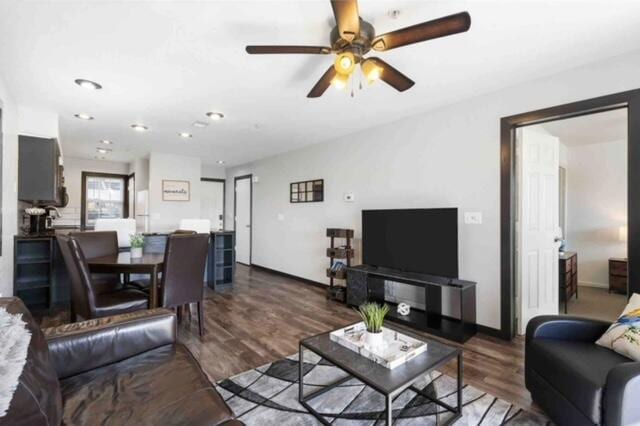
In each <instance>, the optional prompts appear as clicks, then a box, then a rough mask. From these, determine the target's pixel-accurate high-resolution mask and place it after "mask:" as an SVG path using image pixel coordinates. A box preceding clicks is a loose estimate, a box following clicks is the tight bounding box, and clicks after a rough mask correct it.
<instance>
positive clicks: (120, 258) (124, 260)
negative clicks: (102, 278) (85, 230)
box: [87, 252, 164, 309]
mask: <svg viewBox="0 0 640 426" xmlns="http://www.w3.org/2000/svg"><path fill="white" fill-rule="evenodd" d="M87 264H88V265H89V270H90V271H91V272H93V273H117V274H125V275H129V274H145V275H147V274H148V275H149V309H153V308H156V307H157V306H158V273H160V271H161V270H162V266H163V264H164V254H159V253H144V254H143V255H142V256H141V257H131V253H129V252H121V253H118V254H111V255H107V256H100V257H93V258H90V259H87Z"/></svg>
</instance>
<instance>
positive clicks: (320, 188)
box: [289, 179, 324, 203]
mask: <svg viewBox="0 0 640 426" xmlns="http://www.w3.org/2000/svg"><path fill="white" fill-rule="evenodd" d="M320 201H324V179H314V180H307V181H304V182H293V183H292V184H291V185H290V190H289V202H291V203H317V202H320Z"/></svg>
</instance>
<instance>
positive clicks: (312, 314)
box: [42, 265, 539, 411]
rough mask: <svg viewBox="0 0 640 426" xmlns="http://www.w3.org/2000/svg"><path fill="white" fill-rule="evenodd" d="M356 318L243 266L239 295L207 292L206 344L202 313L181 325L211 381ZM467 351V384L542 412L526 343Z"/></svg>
mask: <svg viewBox="0 0 640 426" xmlns="http://www.w3.org/2000/svg"><path fill="white" fill-rule="evenodd" d="M61 318H64V316H62V317H61V316H56V317H53V318H44V319H43V320H42V325H43V326H45V327H46V326H50V325H57V324H59V323H60V321H62V320H63V319H61ZM357 320H358V315H357V314H356V313H355V312H354V311H353V310H352V309H350V308H348V307H346V306H345V305H342V304H340V303H337V302H332V301H327V300H326V299H325V293H324V289H321V288H318V287H315V286H313V285H310V284H307V283H304V282H302V281H298V280H295V279H291V278H286V277H282V276H280V275H276V274H273V273H270V272H266V271H263V270H259V269H253V268H249V267H246V266H243V265H238V268H237V272H236V284H235V288H234V289H233V290H229V291H226V292H224V293H214V292H213V291H210V290H209V289H207V290H206V301H205V324H206V325H205V327H206V334H205V337H204V339H203V340H202V341H201V340H200V338H199V336H198V322H197V320H196V316H195V312H194V315H193V319H192V320H188V319H185V320H184V321H183V322H182V324H181V326H180V328H179V337H180V340H181V341H183V342H184V343H185V344H186V345H187V346H188V347H189V349H191V351H192V352H193V354H194V355H195V357H196V358H198V360H199V361H200V363H201V364H202V367H203V369H204V370H205V372H206V373H207V374H208V375H209V377H210V379H211V380H212V381H219V380H221V379H224V378H227V377H229V376H232V375H236V374H238V373H241V372H243V371H246V370H248V369H251V368H255V367H258V366H260V365H263V364H266V363H269V362H272V361H275V360H277V359H279V358H283V357H286V356H289V355H291V354H293V353H296V352H297V351H298V341H299V340H300V339H301V338H303V337H307V336H311V335H313V334H318V333H322V332H325V331H329V330H331V329H334V328H337V327H341V326H344V325H347V324H349V323H352V322H354V321H357ZM418 334H423V335H425V336H427V335H426V334H424V333H418ZM429 337H432V336H429ZM445 342H447V343H449V344H454V343H452V342H448V341H445ZM463 348H464V381H465V383H467V384H470V385H472V386H475V387H477V388H479V389H481V390H483V391H486V392H489V393H491V394H493V395H495V396H497V397H499V398H502V399H504V400H506V401H509V402H511V403H513V404H515V405H517V406H519V407H521V408H524V409H528V410H534V411H539V409H538V408H537V407H536V406H535V405H533V404H532V402H531V399H530V396H529V392H528V391H527V390H526V389H525V387H524V340H523V339H522V338H516V339H514V340H513V341H511V342H507V341H504V340H500V339H497V338H494V337H491V336H487V335H483V334H478V335H477V336H476V337H474V338H472V339H471V340H469V341H468V342H467V343H466V344H464V345H463ZM455 368H456V365H455V362H453V363H451V364H450V365H448V366H446V368H445V369H444V372H445V373H448V374H450V375H452V376H455Z"/></svg>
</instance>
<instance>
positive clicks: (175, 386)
mask: <svg viewBox="0 0 640 426" xmlns="http://www.w3.org/2000/svg"><path fill="white" fill-rule="evenodd" d="M0 307H3V308H5V309H6V310H7V311H8V312H9V313H13V314H16V313H17V314H22V319H23V321H25V322H26V323H27V327H28V329H29V331H30V333H31V341H30V344H29V349H28V353H27V363H26V364H25V367H24V370H23V371H22V375H21V376H20V381H19V384H18V387H17V389H16V392H15V394H14V396H13V399H12V401H11V405H10V406H9V411H8V412H7V414H6V415H5V416H4V417H2V418H0V425H5V424H6V425H30V426H31V425H60V424H73V425H83V424H91V425H94V424H105V425H145V424H152V425H178V424H180V425H187V424H188V425H224V426H237V425H242V423H241V422H239V421H237V420H235V419H234V418H233V413H232V412H231V410H230V409H229V407H228V406H227V405H226V403H225V402H224V400H223V399H222V398H221V397H220V395H219V394H218V392H217V391H216V390H215V387H214V386H213V385H212V384H211V382H210V381H209V380H208V379H207V376H206V375H205V373H204V372H203V371H202V369H201V368H200V365H199V364H198V362H197V361H196V360H195V358H194V357H193V355H192V354H191V352H189V350H188V349H187V348H186V347H185V346H184V345H182V344H180V343H178V342H177V341H176V317H175V314H173V313H172V312H171V311H169V310H166V309H153V310H145V311H138V312H133V313H128V314H122V315H117V316H113V317H107V318H100V319H94V320H89V321H84V322H78V323H74V324H68V325H63V326H60V327H56V328H49V329H44V330H40V328H39V327H38V326H37V324H36V322H35V321H34V320H33V318H32V316H31V314H30V313H29V311H28V310H27V308H26V307H25V306H24V304H23V303H22V301H20V299H18V298H15V297H9V298H0Z"/></svg>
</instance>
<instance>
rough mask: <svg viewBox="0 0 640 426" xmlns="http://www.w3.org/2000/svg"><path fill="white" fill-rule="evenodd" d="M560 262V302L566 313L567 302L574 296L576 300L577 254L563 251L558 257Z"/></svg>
mask: <svg viewBox="0 0 640 426" xmlns="http://www.w3.org/2000/svg"><path fill="white" fill-rule="evenodd" d="M559 260H560V268H559V271H560V281H559V283H560V302H563V303H564V313H565V314H566V313H567V302H568V301H569V300H570V299H571V297H573V295H574V294H575V296H576V299H577V298H578V253H576V252H572V251H565V252H563V253H561V254H560V255H559Z"/></svg>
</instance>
